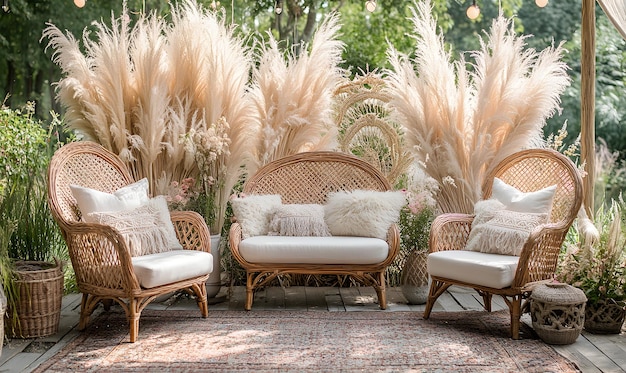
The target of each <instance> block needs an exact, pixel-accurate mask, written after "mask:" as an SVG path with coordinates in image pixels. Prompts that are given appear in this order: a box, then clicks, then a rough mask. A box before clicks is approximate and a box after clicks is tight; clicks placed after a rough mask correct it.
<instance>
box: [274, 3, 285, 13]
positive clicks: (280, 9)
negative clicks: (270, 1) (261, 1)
mask: <svg viewBox="0 0 626 373" xmlns="http://www.w3.org/2000/svg"><path fill="white" fill-rule="evenodd" d="M282 12H283V2H282V1H280V0H277V1H276V4H275V5H274V13H276V14H281V13H282Z"/></svg>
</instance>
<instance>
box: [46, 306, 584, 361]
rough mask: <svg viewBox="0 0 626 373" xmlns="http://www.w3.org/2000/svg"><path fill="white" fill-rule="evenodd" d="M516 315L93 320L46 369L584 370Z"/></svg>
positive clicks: (108, 316) (221, 314) (216, 315)
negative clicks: (517, 334) (519, 324)
mask: <svg viewBox="0 0 626 373" xmlns="http://www.w3.org/2000/svg"><path fill="white" fill-rule="evenodd" d="M508 330H509V321H508V312H504V311H501V312H494V313H486V312H469V311H468V312H454V313H452V312H435V313H433V314H432V315H431V318H430V319H429V320H423V318H422V315H421V313H416V312H326V311H325V312H312V311H310V312H306V311H302V312H293V311H254V310H252V311H250V312H245V311H209V318H208V319H202V318H200V317H199V311H194V312H192V311H153V310H147V311H144V313H143V315H142V317H141V321H140V331H139V338H138V341H137V342H136V343H129V342H128V341H129V339H128V338H129V335H128V326H127V323H126V320H125V317H124V315H123V314H122V313H121V310H119V309H114V310H112V311H111V312H109V313H105V314H102V315H100V316H99V317H97V318H96V319H95V320H93V322H92V324H91V325H90V326H89V327H88V328H87V330H85V331H84V332H83V333H81V334H80V335H79V336H78V337H77V338H76V339H75V340H74V341H73V342H71V343H70V344H69V345H67V346H66V347H65V348H64V349H62V350H61V351H60V352H59V353H57V354H56V355H55V356H54V357H52V358H51V359H50V360H48V361H47V362H45V363H44V364H42V365H41V366H40V367H39V368H38V369H37V370H36V371H37V372H67V371H115V372H129V371H151V372H152V371H154V372H157V371H169V372H203V371H204V372H311V371H315V372H408V371H420V372H422V371H427V372H435V371H444V372H477V371H480V372H577V371H578V370H577V367H576V366H575V364H573V363H571V362H569V361H567V360H566V359H565V358H564V357H562V356H561V355H559V354H558V353H556V352H555V351H554V350H553V349H552V348H551V347H550V346H549V345H546V344H545V343H543V342H542V341H541V340H540V339H538V338H537V337H536V335H535V334H534V333H533V331H532V329H531V328H529V327H528V326H526V325H523V330H522V332H523V335H524V337H523V339H521V340H517V341H514V340H511V339H510V338H509V337H508Z"/></svg>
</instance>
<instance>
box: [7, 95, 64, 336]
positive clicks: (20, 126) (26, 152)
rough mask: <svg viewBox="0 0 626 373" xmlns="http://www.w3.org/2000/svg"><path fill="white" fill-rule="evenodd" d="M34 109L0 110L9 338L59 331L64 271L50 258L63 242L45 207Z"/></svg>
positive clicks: (42, 152)
mask: <svg viewBox="0 0 626 373" xmlns="http://www.w3.org/2000/svg"><path fill="white" fill-rule="evenodd" d="M33 113H34V107H33V106H32V105H30V106H27V107H26V108H24V109H23V110H12V109H9V108H5V107H3V108H2V109H1V111H0V123H1V127H0V144H1V145H2V149H3V153H2V155H3V156H2V157H0V158H2V159H1V160H0V190H1V191H2V194H1V196H2V197H1V198H2V201H1V204H0V207H1V210H0V219H1V220H2V226H3V228H2V236H1V237H2V245H1V246H0V265H2V285H3V290H4V293H5V295H6V297H7V314H6V315H5V317H4V326H5V330H6V332H7V334H8V335H10V336H14V337H22V338H31V337H40V336H45V335H50V334H54V333H55V332H56V331H57V330H58V324H59V317H60V309H61V300H62V297H63V280H64V276H63V271H62V266H61V264H60V262H59V261H58V260H53V257H54V255H55V254H59V253H60V252H61V250H62V249H63V247H64V241H63V238H62V236H61V234H60V231H59V229H58V227H57V226H56V224H55V222H54V220H53V218H52V215H51V214H50V211H49V208H48V204H47V188H46V178H45V174H46V169H47V165H48V160H49V155H50V152H49V149H48V147H49V144H50V141H48V140H49V136H48V133H47V132H46V131H45V130H44V128H43V125H42V123H41V122H40V121H38V120H35V119H34V118H33Z"/></svg>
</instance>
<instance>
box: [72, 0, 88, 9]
mask: <svg viewBox="0 0 626 373" xmlns="http://www.w3.org/2000/svg"><path fill="white" fill-rule="evenodd" d="M74 5H76V6H77V7H79V8H82V7H84V6H85V0H74Z"/></svg>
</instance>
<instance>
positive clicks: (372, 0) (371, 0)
mask: <svg viewBox="0 0 626 373" xmlns="http://www.w3.org/2000/svg"><path fill="white" fill-rule="evenodd" d="M365 9H367V10H368V11H369V12H370V13H372V12H374V11H375V10H376V0H367V1H366V2H365Z"/></svg>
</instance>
